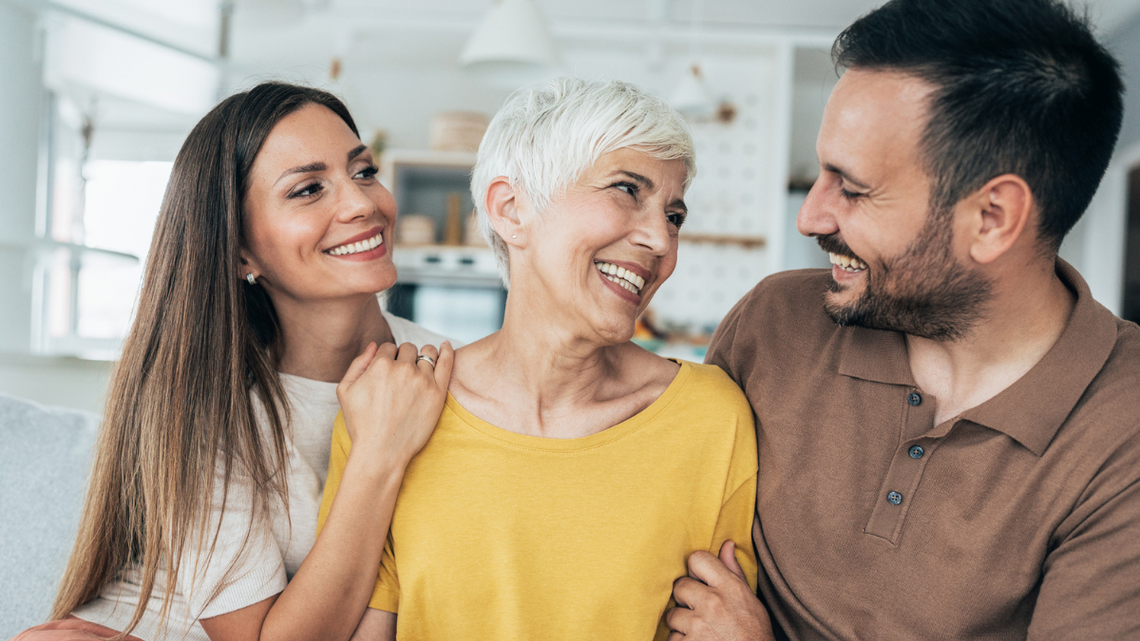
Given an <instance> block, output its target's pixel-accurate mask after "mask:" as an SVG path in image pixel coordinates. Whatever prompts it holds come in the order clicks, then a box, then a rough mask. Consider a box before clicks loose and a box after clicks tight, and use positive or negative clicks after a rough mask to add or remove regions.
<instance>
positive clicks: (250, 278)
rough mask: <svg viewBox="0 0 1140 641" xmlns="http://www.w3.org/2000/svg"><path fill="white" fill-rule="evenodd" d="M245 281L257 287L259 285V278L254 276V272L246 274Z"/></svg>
mask: <svg viewBox="0 0 1140 641" xmlns="http://www.w3.org/2000/svg"><path fill="white" fill-rule="evenodd" d="M245 279H246V281H248V282H249V284H250V285H256V284H257V276H254V275H253V272H250V273H248V274H246V275H245Z"/></svg>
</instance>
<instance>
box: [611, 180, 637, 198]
mask: <svg viewBox="0 0 1140 641" xmlns="http://www.w3.org/2000/svg"><path fill="white" fill-rule="evenodd" d="M611 186H612V187H617V188H618V189H620V190H622V191H624V192H625V193H627V194H629V195H630V196H633V197H634V198H637V185H635V184H633V183H627V182H620V183H614V184H613V185H611Z"/></svg>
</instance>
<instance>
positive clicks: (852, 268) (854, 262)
mask: <svg viewBox="0 0 1140 641" xmlns="http://www.w3.org/2000/svg"><path fill="white" fill-rule="evenodd" d="M827 255H828V258H830V259H831V264H832V265H838V266H839V268H840V269H842V270H843V271H846V272H852V273H854V272H859V271H863V270H865V269H867V263H864V262H863V261H861V260H859V259H858V258H852V257H851V256H842V255H840V254H836V253H834V252H828V254H827Z"/></svg>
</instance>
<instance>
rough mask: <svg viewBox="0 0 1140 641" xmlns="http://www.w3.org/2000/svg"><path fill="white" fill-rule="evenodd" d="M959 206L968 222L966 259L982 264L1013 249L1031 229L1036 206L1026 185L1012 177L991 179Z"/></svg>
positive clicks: (1018, 178)
mask: <svg viewBox="0 0 1140 641" xmlns="http://www.w3.org/2000/svg"><path fill="white" fill-rule="evenodd" d="M963 204H966V205H967V207H968V208H969V209H968V214H969V215H970V216H971V219H972V220H971V223H970V231H971V238H970V256H971V257H972V258H973V259H974V260H976V261H977V262H979V263H982V264H988V263H992V262H994V261H995V260H997V259H998V258H1000V257H1001V256H1003V255H1004V254H1005V253H1006V252H1007V251H1009V249H1010V247H1013V245H1014V243H1016V242H1017V241H1018V239H1020V238H1021V237H1022V236H1023V235H1024V234H1025V233H1026V229H1030V228H1031V223H1030V219H1031V218H1033V215H1032V214H1033V211H1034V208H1035V207H1036V203H1035V201H1034V199H1033V191H1032V190H1031V189H1030V188H1029V184H1028V183H1026V182H1025V180H1023V179H1022V178H1021V177H1020V176H1018V175H1016V174H1002V175H1001V176H997V177H996V178H993V179H991V180H990V181H989V182H987V183H986V184H985V185H984V186H983V187H982V188H981V189H979V190H978V191H976V192H974V194H973V195H972V196H968V197H967V198H966V203H963ZM1029 240H1031V241H1033V242H1036V239H1035V238H1032V239H1029Z"/></svg>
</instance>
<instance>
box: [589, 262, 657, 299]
mask: <svg viewBox="0 0 1140 641" xmlns="http://www.w3.org/2000/svg"><path fill="white" fill-rule="evenodd" d="M594 266H595V267H597V268H598V271H600V272H601V273H602V274H605V275H606V276H605V277H606V280H609V281H610V282H611V283H617V284H618V285H621V286H622V287H624V288H626V290H628V291H630V292H632V293H634V294H638V293H640V292H641V288H642V287H645V279H644V278H642V277H641V276H638V275H637V274H635V273H633V272H631V271H629V270H628V269H625V268H624V267H618V266H617V265H614V264H613V263H603V262H597V263H594Z"/></svg>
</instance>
